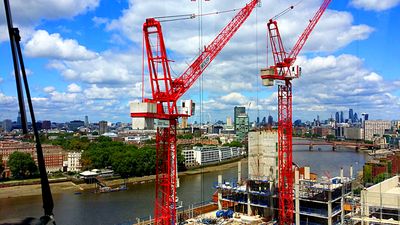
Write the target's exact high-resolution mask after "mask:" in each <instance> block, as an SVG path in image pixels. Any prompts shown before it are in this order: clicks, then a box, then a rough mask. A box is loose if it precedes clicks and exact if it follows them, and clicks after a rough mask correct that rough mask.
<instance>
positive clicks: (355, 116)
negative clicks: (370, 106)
mask: <svg viewBox="0 0 400 225" xmlns="http://www.w3.org/2000/svg"><path fill="white" fill-rule="evenodd" d="M353 123H358V115H357V113H354V115H353Z"/></svg>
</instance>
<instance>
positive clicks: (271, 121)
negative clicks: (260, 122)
mask: <svg viewBox="0 0 400 225" xmlns="http://www.w3.org/2000/svg"><path fill="white" fill-rule="evenodd" d="M273 123H274V118H273V117H272V116H271V115H269V116H268V126H272V124H273Z"/></svg>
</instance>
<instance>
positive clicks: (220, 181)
mask: <svg viewBox="0 0 400 225" xmlns="http://www.w3.org/2000/svg"><path fill="white" fill-rule="evenodd" d="M218 186H219V187H221V186H222V175H218ZM221 201H222V192H221V188H219V190H218V209H219V210H221V209H222V202H221Z"/></svg>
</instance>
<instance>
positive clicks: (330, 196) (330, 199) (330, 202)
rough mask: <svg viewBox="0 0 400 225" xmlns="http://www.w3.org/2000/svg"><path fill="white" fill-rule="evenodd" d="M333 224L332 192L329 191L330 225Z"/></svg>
mask: <svg viewBox="0 0 400 225" xmlns="http://www.w3.org/2000/svg"><path fill="white" fill-rule="evenodd" d="M332 224H333V223H332V192H331V191H328V225H332Z"/></svg>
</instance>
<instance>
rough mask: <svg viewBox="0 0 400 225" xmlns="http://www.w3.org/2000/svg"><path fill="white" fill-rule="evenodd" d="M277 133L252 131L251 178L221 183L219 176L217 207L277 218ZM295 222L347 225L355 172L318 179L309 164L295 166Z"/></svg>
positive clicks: (274, 219) (250, 151) (250, 136)
mask: <svg viewBox="0 0 400 225" xmlns="http://www.w3.org/2000/svg"><path fill="white" fill-rule="evenodd" d="M277 136H278V134H277V132H276V131H255V132H250V133H249V158H248V164H249V165H248V168H249V170H248V171H249V174H248V179H247V180H245V181H241V174H240V171H241V169H240V166H239V174H238V181H237V182H236V181H231V182H222V176H219V178H218V185H216V188H217V190H218V206H219V208H220V209H223V208H230V209H233V210H234V211H235V212H239V213H243V214H247V215H248V216H256V215H260V216H261V217H262V218H263V220H264V221H265V222H269V221H277V219H278V208H279V201H278V196H279V192H278V191H279V190H278V188H277V187H278V182H279V179H278V177H277V173H276V170H277V147H276V146H277V144H276V143H277ZM294 171H295V172H294V177H295V182H294V198H293V202H294V205H295V209H294V221H295V223H296V224H297V225H300V224H313V225H314V224H315V225H318V224H328V225H332V224H344V219H345V212H344V210H343V209H344V204H345V199H346V197H347V196H350V195H351V192H352V181H353V178H352V177H353V172H352V168H350V174H349V176H348V177H345V176H344V174H343V169H341V171H340V175H339V176H338V177H333V178H329V177H323V178H321V179H318V178H317V176H316V175H315V174H312V173H311V172H310V168H309V167H305V168H294Z"/></svg>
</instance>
